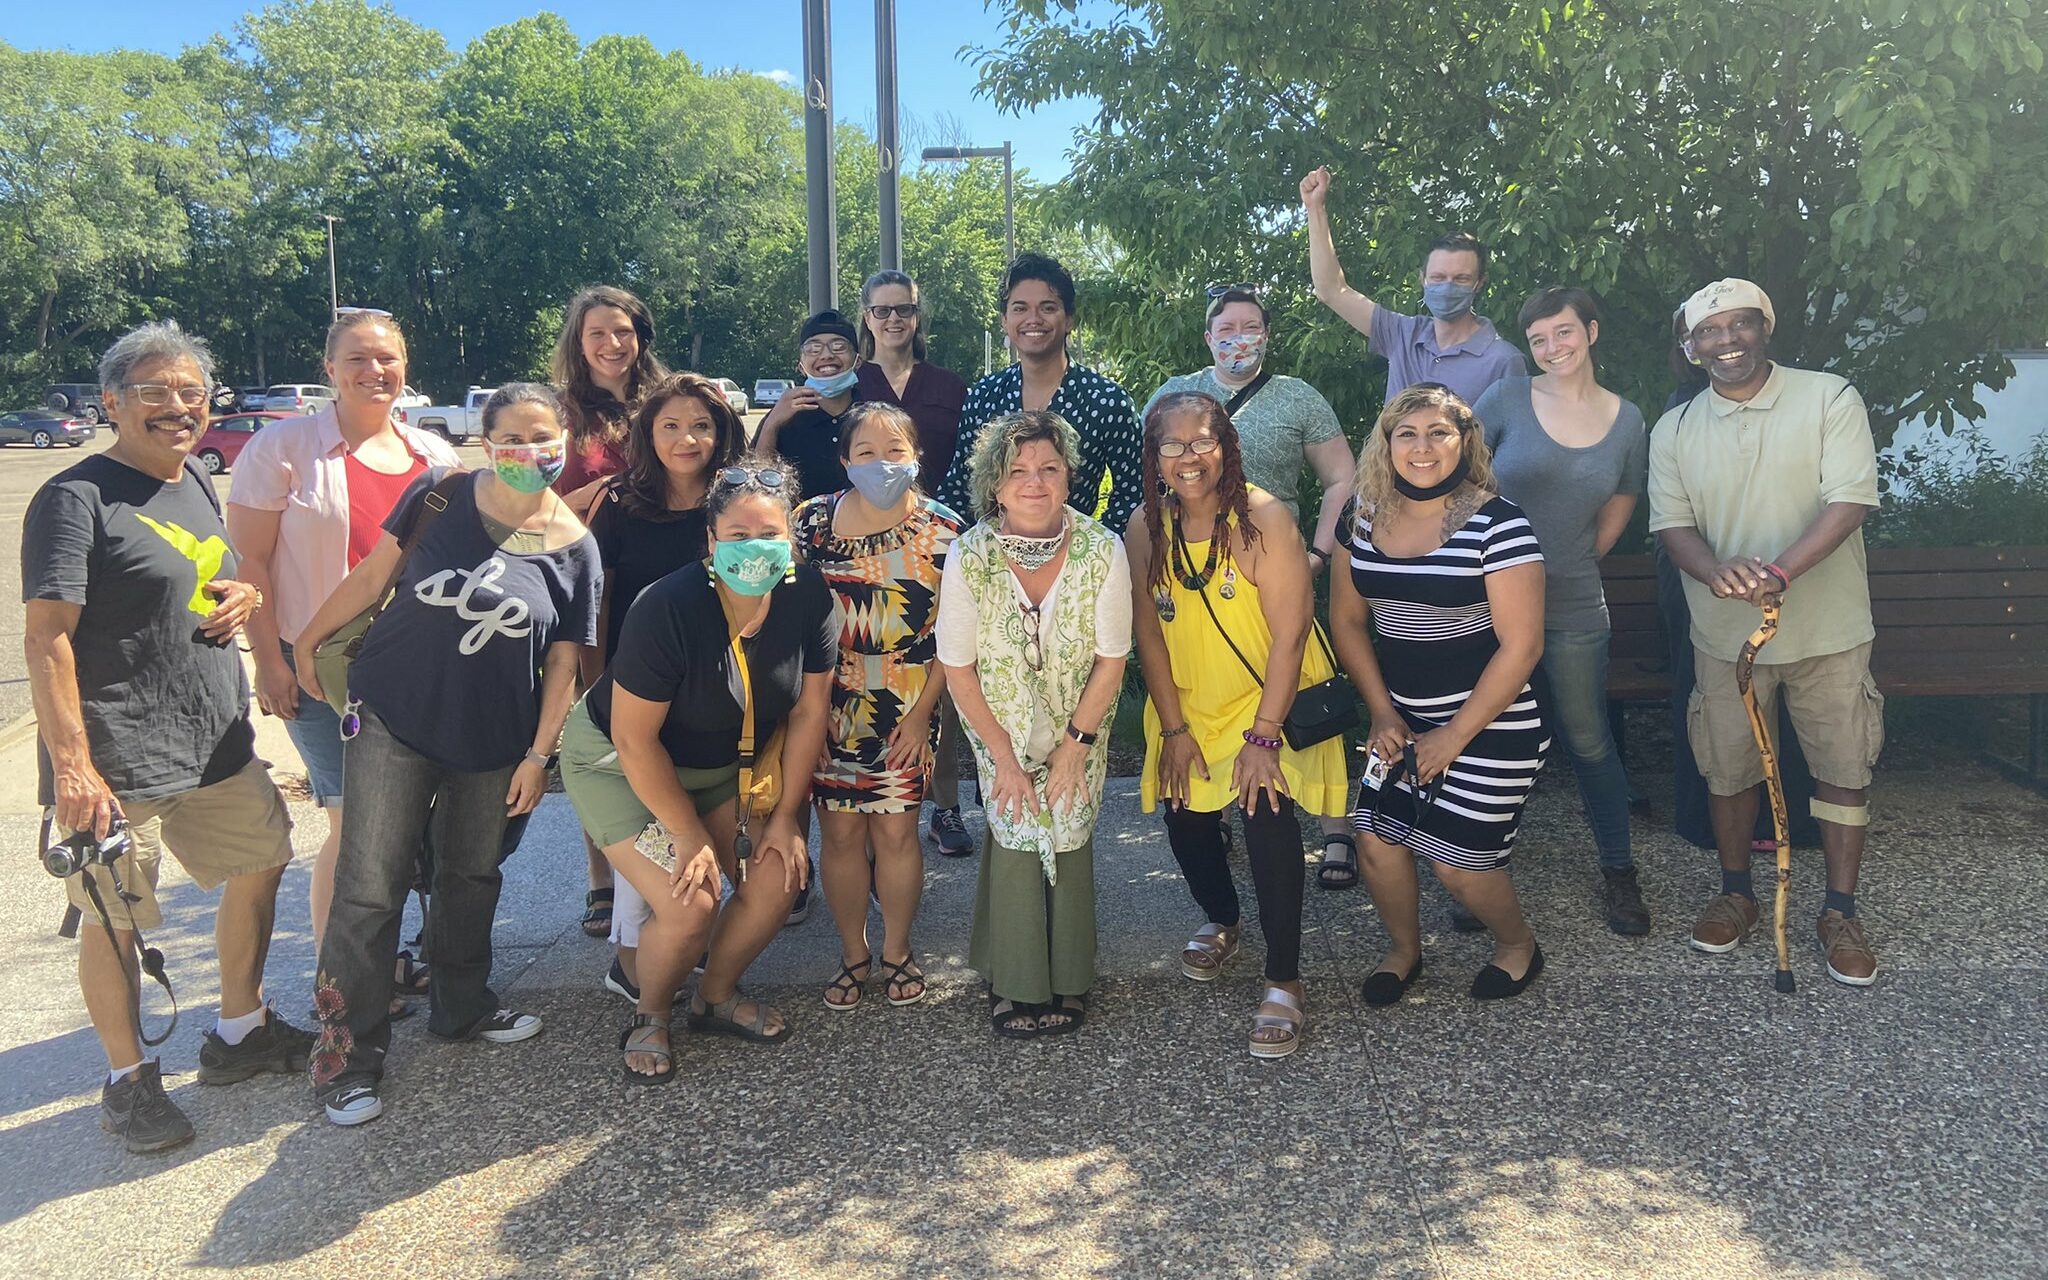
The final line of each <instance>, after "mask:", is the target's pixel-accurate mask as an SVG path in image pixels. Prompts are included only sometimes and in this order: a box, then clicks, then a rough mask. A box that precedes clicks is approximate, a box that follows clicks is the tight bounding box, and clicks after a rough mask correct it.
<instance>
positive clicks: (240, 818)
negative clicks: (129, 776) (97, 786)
mask: <svg viewBox="0 0 2048 1280" xmlns="http://www.w3.org/2000/svg"><path fill="white" fill-rule="evenodd" d="M121 812H122V813H123V814H125V815H126V816H127V818H128V832H129V837H130V839H131V840H133V841H134V845H135V847H134V848H133V849H131V850H130V851H129V852H128V854H127V856H125V857H123V858H122V859H121V860H120V861H119V862H118V863H116V864H115V868H116V870H118V871H119V873H120V876H121V887H122V888H124V889H126V890H127V891H128V892H129V894H131V895H132V896H134V897H135V898H136V899H137V901H135V902H132V903H130V902H124V901H123V900H122V899H121V898H120V897H119V896H117V895H116V894H115V892H114V882H113V880H112V879H111V878H110V877H109V875H108V874H107V868H105V867H103V866H95V867H93V868H91V870H90V871H89V872H88V874H90V875H91V876H93V877H94V878H95V879H96V880H98V881H99V886H100V897H101V899H102V900H104V901H105V902H106V904H107V915H108V916H109V917H110V918H111V919H112V920H113V922H114V927H115V928H117V929H129V928H142V929H154V928H156V927H157V926H158V925H160V924H162V923H163V922H164V916H163V909H162V908H161V907H160V906H159V905H158V904H157V900H156V883H157V872H158V870H159V867H160V864H161V863H162V861H163V852H164V846H165V845H166V844H168V845H170V847H171V856H172V857H174V858H176V859H177V860H178V865H179V866H181V867H183V868H185V874H186V875H189V876H191V877H192V882H193V883H194V884H196V885H198V886H199V887H200V888H202V889H207V890H212V889H215V888H218V887H219V886H220V884H221V883H222V882H223V881H226V880H228V879H231V878H233V877H235V876H245V875H250V874H252V873H254V872H258V871H269V870H271V869H272V868H275V867H281V866H283V865H285V864H286V863H288V862H290V861H291V860H292V819H291V814H290V812H289V811H287V810H286V809H285V805H284V797H283V796H281V795H279V794H278V790H277V784H275V783H273V782H272V781H271V780H270V769H269V767H268V766H267V765H265V764H264V763H263V762H262V761H261V760H251V761H250V762H249V763H248V765H247V766H246V767H245V768H244V769H243V770H242V771H241V772H240V773H237V774H236V775H235V776H234V777H232V778H225V779H223V780H221V781H219V782H216V783H214V784H213V785H212V786H210V787H200V788H198V789H197V790H195V791H184V792H180V793H179V794H177V795H174V796H164V797H163V798H161V799H158V800H124V801H122V803H121ZM64 892H65V896H67V897H68V898H70V900H71V903H72V905H73V906H75V907H77V908H78V909H79V910H80V911H83V912H84V913H85V916H86V922H87V923H88V924H94V923H97V921H98V916H97V915H95V914H94V912H93V909H92V900H91V899H90V898H88V897H86V896H85V878H84V876H72V877H70V878H69V879H67V880H65V882H64Z"/></svg>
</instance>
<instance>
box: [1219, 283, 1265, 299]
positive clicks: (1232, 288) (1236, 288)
mask: <svg viewBox="0 0 2048 1280" xmlns="http://www.w3.org/2000/svg"><path fill="white" fill-rule="evenodd" d="M1258 291H1259V286H1257V285H1255V284H1212V285H1210V286H1209V300H1210V301H1211V302H1214V301H1215V300H1216V299H1218V298H1220V297H1222V296H1223V295H1224V294H1226V293H1249V294H1254V295H1256V294H1257V293H1258Z"/></svg>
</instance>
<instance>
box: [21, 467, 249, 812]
mask: <svg viewBox="0 0 2048 1280" xmlns="http://www.w3.org/2000/svg"><path fill="white" fill-rule="evenodd" d="M238 563H239V562H238V561H237V560H236V558H235V553H234V551H233V549H232V548H230V547H229V546H228V536H227V529H226V527H225V526H224V525H222V523H221V514H220V499H219V498H218V497H216V496H215V494H214V492H213V481H212V480H211V479H209V478H208V477H207V475H206V473H205V472H204V471H201V470H200V469H199V468H198V467H197V466H196V465H194V464H193V463H191V462H187V463H186V464H185V470H184V474H183V475H182V476H181V477H180V478H179V479H178V481H177V482H175V483H166V482H164V481H162V480H158V479H156V478H155V477H153V476H148V475H144V474H143V473H142V472H140V471H137V470H136V469H135V468H133V467H130V466H127V465H125V464H123V463H120V462H116V461H115V460H114V459H112V458H109V457H106V456H105V455H99V456H95V457H91V458H87V459H85V460H84V461H82V462H80V463H79V464H78V465H77V466H75V467H72V468H70V469H68V470H66V471H64V472H62V473H60V474H58V475H56V476H53V477H51V479H50V480H49V482H48V483H46V484H44V485H43V487H42V488H41V489H40V490H38V491H37V492H36V496H35V498H34V499H33V500H32V501H31V502H30V503H29V508H28V515H27V517H26V518H25V519H24V520H23V522H22V528H21V598H22V599H23V600H24V601H28V600H59V601H62V602H64V603H66V604H75V605H78V606H80V613H79V617H78V628H77V630H76V631H75V632H73V634H72V637H71V651H72V654H73V656H74V658H75V660H76V662H77V667H78V700H79V706H80V710H81V711H83V713H84V717H85V730H86V740H87V744H88V749H89V750H90V751H91V752H92V763H93V767H94V768H95V769H97V770H99V772H100V776H101V777H103V778H105V779H106V780H107V785H108V786H109V787H111V788H112V789H113V791H114V794H115V795H116V796H118V797H120V798H121V799H123V800H155V799H160V798H162V797H164V796H172V795H177V794H179V793H181V792H185V791H191V790H194V789H195V788H198V787H201V786H206V785H208V784H210V783H214V782H218V781H220V780H221V779H223V778H226V777H231V776H232V775H234V774H235V773H236V772H238V771H240V770H241V769H242V767H243V766H245V765H247V764H248V763H249V761H250V759H251V758H252V755H253V744H254V741H255V739H254V735H253V731H252V730H251V729H250V726H249V686H248V683H247V680H246V678H245V677H244V675H243V673H242V659H241V655H240V653H239V652H238V651H237V649H236V646H235V644H234V642H233V641H229V642H227V643H224V644H216V643H214V642H213V641H211V640H209V639H207V638H206V635H205V634H204V633H203V632H201V631H200V629H199V623H200V621H201V620H202V619H203V618H205V616H206V615H207V614H209V613H212V612H213V610H214V609H215V607H216V606H217V605H218V604H219V603H220V602H219V600H218V599H216V598H215V597H213V596H210V595H208V594H207V593H206V592H205V591H203V590H201V587H202V586H203V585H204V584H205V583H208V582H211V581H213V580H214V579H216V578H232V577H234V576H235V570H236V568H237V565H238ZM37 756H38V760H37V782H38V789H39V792H40V794H41V797H42V801H43V803H45V804H48V803H51V791H52V787H51V771H50V761H49V758H48V756H47V755H46V754H45V753H43V752H42V751H40V750H38V752H37Z"/></svg>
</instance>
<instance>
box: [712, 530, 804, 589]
mask: <svg viewBox="0 0 2048 1280" xmlns="http://www.w3.org/2000/svg"><path fill="white" fill-rule="evenodd" d="M791 554H792V553H791V549H790V545H789V543H788V542H787V541H786V540H784V539H782V538H746V539H742V540H741V541H738V542H721V543H719V544H718V545H717V546H716V547H714V548H713V549H712V552H711V571H712V572H713V573H715V574H717V575H718V578H719V581H721V582H723V583H725V585H726V586H728V587H731V588H732V589H733V590H734V591H737V592H739V593H740V594H741V595H743V596H765V595H767V594H768V593H769V592H770V591H773V590H775V584H776V583H778V582H780V581H782V580H783V579H784V578H785V577H788V576H789V572H790V565H791Z"/></svg>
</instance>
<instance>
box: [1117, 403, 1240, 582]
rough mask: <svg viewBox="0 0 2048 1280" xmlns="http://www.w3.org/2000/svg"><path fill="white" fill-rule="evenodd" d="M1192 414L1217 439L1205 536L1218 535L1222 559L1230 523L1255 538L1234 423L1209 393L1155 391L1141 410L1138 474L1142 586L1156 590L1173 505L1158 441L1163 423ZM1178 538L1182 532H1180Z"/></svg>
mask: <svg viewBox="0 0 2048 1280" xmlns="http://www.w3.org/2000/svg"><path fill="white" fill-rule="evenodd" d="M1184 415H1187V416H1193V417H1197V418H1200V419H1201V420H1202V425H1204V426H1206V427H1208V428H1209V434H1210V435H1213V436H1215V437H1216V440H1217V442H1218V443H1217V449H1216V453H1217V464H1218V469H1219V472H1220V474H1219V475H1218V476H1217V478H1216V498H1217V501H1218V503H1219V506H1218V507H1217V510H1216V529H1215V530H1214V532H1212V533H1211V534H1210V535H1209V536H1210V537H1212V538H1222V539H1223V546H1222V548H1221V550H1222V560H1223V561H1227V560H1229V559H1230V558H1231V550H1230V539H1229V537H1228V531H1229V529H1228V527H1229V525H1230V524H1232V523H1234V524H1236V526H1237V527H1238V528H1239V529H1241V530H1243V531H1244V539H1245V542H1246V543H1248V544H1249V543H1252V542H1256V541H1258V538H1259V530H1258V527H1257V526H1255V525H1254V524H1252V500H1251V493H1250V491H1249V490H1248V489H1247V488H1246V486H1245V481H1244V451H1243V449H1242V448H1241V447H1240V446H1239V444H1238V439H1237V425H1236V424H1235V423H1233V422H1231V420H1230V415H1229V414H1228V413H1226V412H1225V411H1224V409H1223V406H1222V404H1221V403H1219V402H1218V401H1217V400H1216V398H1215V397H1213V396H1206V395H1203V394H1202V393H1201V392H1199V391H1176V392H1174V393H1173V394H1172V395H1166V396H1161V397H1159V399H1158V400H1157V401H1155V402H1154V403H1153V405H1152V408H1151V411H1150V412H1148V413H1147V414H1146V415H1145V442H1144V446H1143V450H1144V464H1143V465H1144V478H1143V480H1142V482H1141V483H1142V485H1143V490H1144V494H1145V532H1146V533H1147V534H1148V535H1149V536H1150V537H1151V540H1152V560H1151V566H1150V572H1151V575H1152V576H1151V581H1149V582H1147V583H1146V586H1148V587H1150V588H1151V589H1153V590H1155V591H1156V590H1158V589H1159V588H1161V587H1164V586H1165V585H1166V576H1167V568H1166V562H1167V556H1168V548H1167V537H1166V504H1167V503H1169V502H1173V503H1175V504H1176V505H1178V502H1177V500H1176V499H1175V498H1174V497H1173V494H1172V493H1171V491H1169V490H1168V489H1167V486H1166V472H1165V468H1163V467H1162V466H1161V465H1160V457H1159V441H1160V439H1161V438H1162V437H1163V436H1164V435H1165V434H1166V426H1167V423H1168V422H1169V421H1170V420H1172V419H1173V418H1176V417H1180V416H1184ZM1182 536H1183V537H1185V536H1186V535H1185V534H1183V535H1182Z"/></svg>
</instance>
